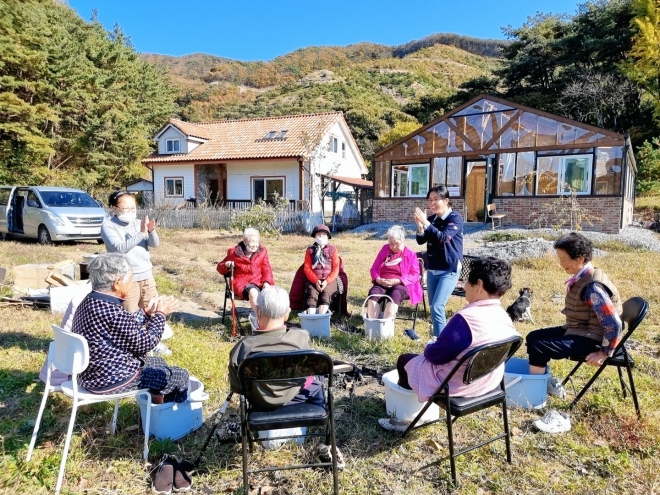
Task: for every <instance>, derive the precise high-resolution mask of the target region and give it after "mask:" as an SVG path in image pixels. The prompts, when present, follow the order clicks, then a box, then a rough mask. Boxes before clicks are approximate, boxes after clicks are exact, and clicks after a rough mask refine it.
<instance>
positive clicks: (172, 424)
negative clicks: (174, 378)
mask: <svg viewBox="0 0 660 495" xmlns="http://www.w3.org/2000/svg"><path fill="white" fill-rule="evenodd" d="M189 383H190V385H189V388H188V398H187V399H186V401H185V402H181V403H178V404H177V403H176V402H166V403H164V404H151V415H150V417H149V434H150V435H153V436H155V437H156V439H157V440H164V439H166V438H171V439H172V440H178V439H179V438H181V437H183V436H185V435H187V434H188V433H190V432H191V431H193V430H196V429H197V428H199V427H200V426H202V423H203V422H204V415H203V413H202V406H203V402H204V401H205V400H207V399H208V398H209V394H207V393H206V392H204V385H203V384H202V382H200V381H199V379H197V378H196V377H194V376H190V382H189ZM137 401H138V404H139V405H140V415H141V416H142V428H143V429H145V426H146V422H145V420H146V412H147V400H146V399H145V398H144V397H143V396H139V397H137Z"/></svg>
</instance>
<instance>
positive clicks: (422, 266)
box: [417, 258, 424, 287]
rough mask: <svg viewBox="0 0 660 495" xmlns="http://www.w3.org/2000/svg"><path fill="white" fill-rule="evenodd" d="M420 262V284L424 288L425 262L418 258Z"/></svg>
mask: <svg viewBox="0 0 660 495" xmlns="http://www.w3.org/2000/svg"><path fill="white" fill-rule="evenodd" d="M417 261H418V262H419V283H420V284H421V285H422V287H424V260H423V259H422V258H417Z"/></svg>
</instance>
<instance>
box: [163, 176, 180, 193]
mask: <svg viewBox="0 0 660 495" xmlns="http://www.w3.org/2000/svg"><path fill="white" fill-rule="evenodd" d="M165 197H166V198H183V177H165Z"/></svg>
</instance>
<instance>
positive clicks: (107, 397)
mask: <svg viewBox="0 0 660 495" xmlns="http://www.w3.org/2000/svg"><path fill="white" fill-rule="evenodd" d="M53 331H54V332H55V339H54V340H53V341H52V342H51V343H50V347H49V350H48V366H47V369H48V371H47V375H46V388H45V389H44V394H43V397H42V399H41V406H40V407H39V413H38V414H37V419H36V421H35V425H34V431H33V432H32V438H31V439H30V446H29V448H28V453H27V459H26V460H27V461H29V460H30V459H31V458H32V451H33V450H34V445H35V443H36V441H37V433H38V432H39V425H40V423H41V418H42V416H43V412H44V409H45V408H46V401H47V399H48V395H49V394H50V393H51V392H61V393H63V394H64V395H66V396H67V397H70V398H71V399H72V400H73V403H72V405H71V417H70V418H69V427H68V429H67V432H66V437H65V440H64V449H63V450H62V460H61V462H60V470H59V473H58V475H57V484H56V485H55V493H56V494H57V493H59V492H60V489H61V488H62V482H63V481H64V471H65V468H66V458H67V456H68V454H69V446H70V444H71V436H72V435H73V426H74V424H75V422H76V413H77V412H78V408H79V407H80V406H84V405H86V404H95V403H97V402H106V401H115V410H114V414H113V416H112V428H111V431H112V434H113V435H114V433H115V430H116V429H117V416H118V413H119V401H120V400H121V399H126V398H132V397H138V396H140V395H143V396H144V397H145V398H146V400H147V408H146V410H147V413H146V418H145V419H146V421H145V424H146V427H145V431H144V449H143V455H144V460H145V461H146V460H147V458H148V456H149V419H150V418H149V416H150V413H151V393H150V392H149V390H147V389H142V390H133V391H130V392H122V393H117V394H103V395H101V394H93V393H91V392H89V391H87V390H86V389H85V388H83V387H81V386H80V385H78V374H79V373H82V372H83V371H85V369H86V368H87V366H88V365H89V346H88V345H87V340H85V338H84V337H82V336H81V335H77V334H75V333H72V332H67V331H66V330H62V329H61V328H60V327H58V326H57V325H53ZM51 365H54V366H55V368H57V369H58V370H60V371H62V372H63V373H67V374H69V375H71V381H67V382H64V383H62V384H61V385H60V386H58V387H56V386H53V385H51V383H50V375H51V369H52V366H51Z"/></svg>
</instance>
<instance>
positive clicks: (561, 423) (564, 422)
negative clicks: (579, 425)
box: [533, 409, 571, 433]
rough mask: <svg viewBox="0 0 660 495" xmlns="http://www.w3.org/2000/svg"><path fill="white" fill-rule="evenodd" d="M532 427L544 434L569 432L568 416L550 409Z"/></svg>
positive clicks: (569, 421) (569, 422)
mask: <svg viewBox="0 0 660 495" xmlns="http://www.w3.org/2000/svg"><path fill="white" fill-rule="evenodd" d="M533 424H534V426H535V427H536V428H537V429H539V430H541V431H544V432H546V433H565V432H567V431H571V420H570V419H569V417H568V414H566V413H562V412H559V411H555V410H554V409H550V410H549V411H548V412H547V413H545V416H543V417H542V418H541V419H537V420H536V421H534V422H533Z"/></svg>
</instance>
